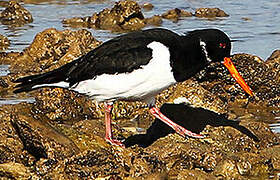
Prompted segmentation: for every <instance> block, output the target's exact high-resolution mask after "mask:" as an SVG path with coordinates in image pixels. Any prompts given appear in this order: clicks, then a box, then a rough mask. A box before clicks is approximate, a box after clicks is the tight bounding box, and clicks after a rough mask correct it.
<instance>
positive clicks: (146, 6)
mask: <svg viewBox="0 0 280 180" xmlns="http://www.w3.org/2000/svg"><path fill="white" fill-rule="evenodd" d="M141 7H142V8H143V9H144V10H146V11H150V10H152V9H153V8H154V5H153V4H152V3H148V2H146V3H144V4H143V5H142V6H141Z"/></svg>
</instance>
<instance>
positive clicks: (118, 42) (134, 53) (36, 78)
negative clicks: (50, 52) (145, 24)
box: [14, 28, 180, 93]
mask: <svg viewBox="0 0 280 180" xmlns="http://www.w3.org/2000/svg"><path fill="white" fill-rule="evenodd" d="M179 38H180V36H179V35H177V34H175V33H173V32H171V31H169V30H166V29H160V28H157V29H150V30H143V31H137V32H132V33H128V34H125V35H122V36H119V37H116V38H114V39H112V40H109V41H107V42H105V43H103V44H102V45H100V46H99V47H97V48H96V49H93V50H92V51H90V52H89V53H87V54H85V55H84V56H81V57H80V58H78V59H76V60H74V61H72V62H70V63H68V64H65V65H63V66H61V67H60V68H58V69H55V70H53V71H50V72H46V73H43V74H38V75H32V76H27V77H23V78H19V79H17V80H16V81H15V82H17V83H20V84H18V85H17V86H16V88H17V89H16V90H15V91H14V92H15V93H19V92H23V91H31V90H33V89H34V87H35V86H36V85H40V84H46V86H47V85H50V84H53V83H58V82H60V81H65V82H69V83H70V86H72V85H74V84H76V83H78V82H80V81H83V80H87V79H93V78H95V77H96V76H98V75H101V74H104V73H106V74H116V73H124V72H131V71H133V70H135V69H137V68H140V67H141V66H142V65H145V64H148V63H149V61H150V60H151V58H152V49H150V48H148V47H147V45H148V44H149V43H151V42H153V41H157V42H161V43H163V44H165V45H166V46H167V47H172V46H174V45H176V44H177V43H176V42H177V41H178V40H179ZM40 87H42V86H40Z"/></svg>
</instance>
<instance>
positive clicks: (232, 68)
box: [223, 57, 253, 96]
mask: <svg viewBox="0 0 280 180" xmlns="http://www.w3.org/2000/svg"><path fill="white" fill-rule="evenodd" d="M223 64H224V65H225V66H226V68H227V69H228V70H229V72H230V74H231V75H232V77H233V78H234V79H235V80H236V81H237V82H238V84H239V85H240V86H241V87H242V89H243V90H244V91H245V92H246V93H248V94H249V95H250V96H253V93H252V91H251V89H250V87H249V86H248V85H247V84H246V82H245V81H244V79H243V78H242V76H241V75H240V74H239V73H238V71H237V69H236V68H235V66H234V65H233V63H232V61H231V59H230V58H228V57H225V58H224V62H223Z"/></svg>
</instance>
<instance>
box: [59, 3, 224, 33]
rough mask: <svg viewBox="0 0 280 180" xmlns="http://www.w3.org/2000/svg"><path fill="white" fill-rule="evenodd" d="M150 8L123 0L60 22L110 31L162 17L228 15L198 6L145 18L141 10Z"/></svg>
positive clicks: (157, 22) (139, 26)
mask: <svg viewBox="0 0 280 180" xmlns="http://www.w3.org/2000/svg"><path fill="white" fill-rule="evenodd" d="M141 7H142V9H143V10H146V11H148V10H151V9H152V8H153V7H154V6H153V5H152V4H150V3H144V4H143V5H142V6H140V5H138V3H137V2H135V1H130V0H124V1H118V2H116V3H115V5H114V7H113V8H111V9H109V8H106V9H103V10H102V11H101V12H99V13H97V12H95V13H93V15H92V16H86V17H73V18H69V19H64V20H63V21H62V23H63V24H64V25H65V26H70V27H76V28H77V27H86V28H95V29H105V30H110V31H112V32H127V31H135V30H140V29H142V28H144V27H146V26H149V25H152V26H160V25H161V24H162V18H163V19H169V20H172V21H174V22H177V21H178V20H180V19H182V18H184V17H192V16H193V15H195V16H196V17H206V18H215V17H227V16H229V15H228V14H226V13H225V12H224V11H223V10H221V9H219V8H199V9H197V10H196V11H195V13H192V12H188V11H185V10H183V9H179V8H175V9H171V10H168V11H167V12H165V13H163V14H162V15H154V16H152V17H148V18H145V17H144V15H143V13H142V11H141Z"/></svg>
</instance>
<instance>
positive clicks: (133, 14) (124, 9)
mask: <svg viewBox="0 0 280 180" xmlns="http://www.w3.org/2000/svg"><path fill="white" fill-rule="evenodd" d="M144 19H145V18H144V15H143V14H142V12H141V8H140V6H139V5H138V3H136V2H135V1H119V2H116V3H115V5H114V7H113V8H112V9H109V8H106V9H104V10H102V11H101V12H99V13H94V14H93V15H92V16H91V17H74V18H71V19H65V20H63V21H62V23H63V24H70V26H82V27H93V28H97V29H105V30H111V31H114V32H123V31H134V30H139V29H142V28H143V27H145V21H144Z"/></svg>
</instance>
